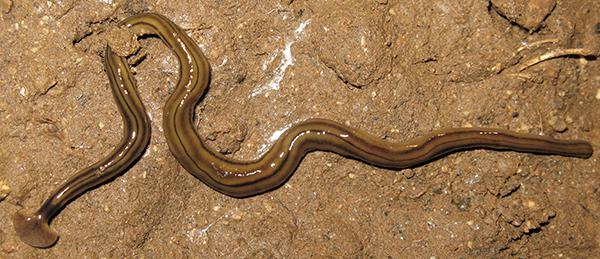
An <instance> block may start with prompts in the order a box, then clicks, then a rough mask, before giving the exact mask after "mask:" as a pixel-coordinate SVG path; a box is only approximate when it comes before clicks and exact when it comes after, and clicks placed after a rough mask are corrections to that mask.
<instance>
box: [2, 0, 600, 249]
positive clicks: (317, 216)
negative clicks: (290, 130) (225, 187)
mask: <svg viewBox="0 0 600 259" xmlns="http://www.w3.org/2000/svg"><path fill="white" fill-rule="evenodd" d="M173 2H174V1H159V0H156V1H154V2H153V1H149V0H148V1H145V0H136V1H121V0H84V1H83V0H62V1H61V0H55V1H38V0H36V1H15V0H0V49H1V55H0V57H1V59H0V87H1V88H0V89H1V92H0V121H1V123H0V140H1V143H2V149H1V150H0V185H2V186H0V257H16V258H32V257H38V258H47V257H49V256H51V257H60V258H63V257H75V256H77V257H82V256H88V257H92V258H98V257H111V258H113V257H116V258H119V257H133V256H135V257H151V258H155V257H156V258H168V257H176V258H181V257H190V256H194V257H198V258H201V257H208V258H216V257H226V258H240V257H245V258H257V257H258V258H261V257H264V258H267V257H269V258H270V257H309V256H310V257H361V258H362V257H374V258H386V257H390V258H398V257H413V256H417V257H420V258H423V257H432V258H433V257H436V258H440V257H461V256H462V257H495V256H500V257H504V256H520V257H521V256H522V257H546V256H550V255H552V256H565V257H590V256H592V255H598V254H600V249H599V246H600V235H599V233H600V225H599V224H600V223H599V222H600V221H599V217H600V174H599V172H598V171H599V169H600V166H599V165H600V163H599V161H598V159H599V157H600V156H599V155H598V153H599V152H596V154H594V156H593V157H592V158H590V159H587V160H583V159H574V158H563V157H557V156H538V155H531V154H521V153H514V152H492V151H481V150H478V151H470V152H463V153H458V154H453V155H450V156H448V157H445V158H442V159H439V160H437V161H434V162H432V163H429V164H426V165H423V166H420V167H417V168H414V169H407V170H400V171H393V170H383V169H380V168H376V167H372V166H369V165H366V164H363V163H360V162H357V161H354V160H350V159H346V158H343V157H340V156H338V155H335V154H331V153H323V152H315V153H312V154H310V155H308V156H307V157H306V159H305V160H304V162H302V164H301V165H300V167H299V168H298V170H297V171H296V173H295V174H294V176H293V177H292V178H291V179H290V180H289V182H288V183H287V184H286V185H285V186H283V187H282V188H279V189H278V190H275V191H272V192H269V193H266V194H263V195H259V196H257V197H253V198H248V199H233V198H229V197H227V196H224V195H222V194H219V193H217V192H215V191H213V190H212V189H210V188H208V187H207V186H205V185H204V184H203V183H202V182H200V181H198V180H197V179H196V178H194V177H193V176H192V175H190V174H188V173H187V172H186V171H185V170H184V169H183V168H182V167H181V166H179V164H178V163H177V161H176V160H175V159H174V158H173V157H172V155H171V154H170V152H169V150H168V148H167V145H166V142H165V138H164V136H163V135H162V130H161V116H162V115H161V113H162V111H161V109H162V105H163V103H164V101H165V100H166V98H167V97H168V95H169V94H170V91H171V90H172V88H173V87H174V83H175V82H176V80H177V72H178V68H177V61H176V59H175V58H174V56H173V55H172V54H171V53H170V51H169V50H168V49H167V48H166V47H165V46H163V45H162V43H161V42H160V41H159V40H157V39H156V38H152V37H150V38H145V39H142V40H141V41H140V45H141V46H142V48H141V51H140V53H138V54H136V55H135V56H134V57H132V58H131V59H130V62H132V63H134V66H135V68H134V70H135V72H136V79H137V81H138V84H139V90H140V92H141V95H142V98H143V100H144V101H145V103H146V107H147V110H148V112H149V113H150V114H151V117H152V118H153V128H152V129H153V135H152V143H151V144H150V146H149V148H148V151H147V154H146V155H145V156H144V158H142V159H141V161H139V163H137V165H136V166H134V167H133V168H132V169H131V170H129V171H128V172H127V173H126V174H124V175H123V176H120V177H118V178H117V179H116V180H114V181H113V182H111V183H109V184H106V185H103V186H101V187H100V188H98V189H96V190H93V191H91V192H88V193H86V194H84V195H83V196H81V197H80V198H79V199H77V200H75V201H74V202H72V203H71V204H70V205H69V206H68V207H67V208H66V209H65V210H64V211H63V212H62V213H61V214H59V216H58V217H57V218H56V219H55V220H54V222H53V223H52V226H53V227H54V228H55V229H56V230H57V231H58V232H59V233H60V240H59V242H58V243H57V244H56V245H55V246H54V247H53V248H50V249H46V250H41V249H35V248H31V247H29V246H27V245H25V244H24V243H22V242H20V240H19V239H18V237H17V236H16V235H15V233H14V231H13V228H12V222H11V216H12V214H13V213H14V212H15V211H17V210H21V209H27V210H32V209H36V208H37V207H38V206H39V205H40V204H41V202H42V201H43V200H44V199H45V198H46V197H47V196H48V195H49V193H50V192H51V191H53V189H55V188H56V187H57V186H58V185H60V184H61V183H62V182H63V181H64V180H65V179H67V178H68V177H69V176H71V175H73V174H75V173H76V172H77V171H78V169H81V168H83V167H86V166H87V165H89V164H91V163H93V162H95V161H96V160H97V159H99V158H100V157H101V156H102V155H105V154H107V153H108V152H110V150H111V149H112V147H113V146H114V145H116V144H117V143H118V141H119V138H120V135H121V121H120V117H119V115H118V111H117V109H116V106H115V105H114V102H113V100H112V97H111V93H110V90H109V88H108V80H107V78H106V75H105V74H104V71H103V64H102V55H103V50H104V46H105V44H106V40H107V38H110V37H109V36H108V35H115V34H111V33H110V32H111V31H115V30H114V29H115V27H116V23H117V22H118V21H119V20H121V19H123V18H124V17H127V16H128V15H130V14H134V13H140V12H145V11H152V12H158V13H161V14H164V15H166V16H167V17H169V18H171V19H172V20H173V21H174V22H175V23H177V24H179V25H180V26H182V27H183V28H185V29H186V31H187V32H188V33H189V34H190V35H191V36H192V37H193V38H194V39H195V40H196V42H198V43H199V45H200V46H201V48H202V49H203V50H204V51H205V53H206V55H207V57H208V59H209V60H210V62H211V64H212V68H213V81H212V84H211V86H210V90H209V92H208V94H207V96H206V98H205V99H204V100H203V101H202V102H201V103H200V104H199V105H198V109H197V121H198V130H199V132H200V134H201V135H202V136H206V139H207V141H208V142H209V143H210V145H211V146H213V147H214V148H216V149H218V150H219V151H221V152H223V153H227V154H230V156H232V157H236V158H243V159H250V158H254V157H256V156H257V154H258V153H259V152H260V150H261V149H262V148H264V146H265V145H268V144H269V143H270V142H269V139H270V138H271V136H272V135H273V132H275V131H276V130H278V129H281V128H284V127H285V126H286V125H289V124H291V123H294V122H297V121H301V120H304V119H308V118H313V117H321V118H329V119H332V120H336V121H340V122H344V123H346V124H347V125H350V126H352V127H357V128H361V129H363V130H366V131H369V132H371V133H373V134H375V135H377V136H379V137H381V138H384V139H386V140H389V141H402V140H405V139H408V138H412V137H415V136H418V135H421V134H423V133H425V132H429V131H431V130H434V129H437V128H443V127H461V126H482V127H500V128H507V129H511V130H515V131H519V132H529V133H535V134H543V135H549V136H552V137H556V138H563V139H584V140H588V141H590V142H592V143H593V145H594V148H595V149H596V150H598V144H599V143H600V127H599V126H598V124H599V121H600V64H599V63H598V62H597V61H595V60H593V59H583V58H582V57H577V56H568V57H560V58H556V59H552V60H548V61H545V62H541V63H539V64H536V65H533V66H532V67H529V68H527V69H525V70H523V71H522V72H520V71H519V70H518V68H519V67H520V66H521V65H522V64H523V63H524V62H525V61H527V60H529V59H531V58H535V57H537V56H539V55H541V54H544V53H546V52H549V51H553V50H557V49H567V48H585V49H587V50H591V51H598V50H600V35H599V34H597V33H596V32H595V31H596V24H597V23H598V22H600V20H598V17H600V2H599V1H596V0H580V1H558V2H556V1H554V0H551V1H546V0H536V1H523V0H521V1H518V0H508V1H507V0H505V1H500V0H498V1H489V2H488V1H481V0H462V1H446V0H433V1H429V0H427V1H426V0H417V1H400V0H376V1H358V0H346V1H343V0H340V1H304V0H296V1H294V0H270V1H263V0H252V1H234V0H207V1H175V2H177V3H173ZM116 31H118V30H116ZM117 35H118V34H117ZM119 37H120V36H116V38H119ZM113 38H114V37H113ZM545 40H548V41H550V42H549V43H540V44H538V43H535V42H539V41H545ZM124 41H126V39H125V40H124ZM286 46H289V47H290V52H288V54H291V56H292V58H291V59H290V58H289V56H286V51H285V49H286ZM524 46H526V47H525V48H524V49H522V50H521V51H518V50H519V48H521V47H524ZM273 85H275V86H279V89H272V88H271V87H270V86H273ZM6 195H7V196H6ZM4 196H6V197H4Z"/></svg>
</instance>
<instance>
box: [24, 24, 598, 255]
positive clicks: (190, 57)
mask: <svg viewBox="0 0 600 259" xmlns="http://www.w3.org/2000/svg"><path fill="white" fill-rule="evenodd" d="M122 24H123V25H125V26H127V27H129V28H130V29H131V30H133V31H134V32H135V33H137V34H156V35H158V36H159V37H160V38H161V39H162V41H163V42H164V43H165V44H166V45H167V46H169V48H171V49H172V50H173V52H174V53H175V55H176V56H177V58H178V60H179V65H180V69H179V81H178V83H177V86H176V88H175V90H174V92H173V94H172V95H171V96H170V97H169V99H168V100H167V102H166V104H165V107H164V113H163V116H164V117H163V124H164V125H163V128H164V131H165V135H166V139H167V143H168V145H169V149H170V150H171V152H172V153H173V155H174V156H175V157H176V159H177V160H178V161H179V163H180V164H181V165H182V166H183V167H184V168H185V169H186V170H187V171H189V172H190V173H192V174H193V175H194V176H196V177H197V178H199V179H200V180H201V181H203V182H204V183H206V184H207V185H209V186H210V187H212V188H213V189H215V190H217V191H219V192H221V193H223V194H226V195H229V196H233V197H238V198H243V197H248V196H252V195H256V194H260V193H263V192H266V191H269V190H272V189H275V188H277V187H278V186H280V185H281V184H282V183H284V182H285V181H286V180H287V179H288V178H289V177H290V176H291V174H292V173H293V172H294V170H295V169H296V167H297V166H298V164H299V163H300V162H301V161H302V159H303V157H304V156H305V155H306V154H307V153H308V152H311V151H315V150H321V151H330V152H334V153H337V154H340V155H343V156H346V157H350V158H354V159H357V160H360V161H363V162H365V163H369V164H372V165H375V166H379V167H385V168H394V169H403V168H407V167H412V166H416V165H419V164H422V163H425V162H427V161H431V160H433V159H435V158H437V157H440V156H443V155H445V154H448V153H451V152H456V151H460V150H467V149H478V148H481V149H493V150H510V151H518V152H528V153H536V154H549V155H560V156H569V157H579V158H588V157H590V156H591V155H592V152H593V150H592V146H591V145H590V144H589V143H587V142H585V141H580V140H558V139H553V138H550V137H542V136H537V135H531V134H520V133H515V132H510V131H507V130H502V129H485V128H455V129H444V130H439V131H436V132H433V133H430V134H428V135H425V136H423V137H421V138H418V139H414V140H410V141H406V142H402V143H390V142H387V141H383V140H381V139H379V138H377V137H374V136H372V135H369V134H367V133H365V132H363V131H360V130H357V129H351V128H348V127H346V126H344V125H342V124H339V123H336V122H333V121H329V120H325V119H310V120H307V121H304V122H301V123H298V124H296V125H294V126H292V127H291V128H289V129H288V130H287V131H286V132H285V133H283V134H282V135H281V137H280V138H279V139H278V140H277V141H276V142H275V143H274V144H273V146H272V147H271V149H270V150H269V151H267V152H266V153H265V154H264V155H263V156H261V157H260V158H258V159H256V160H253V161H239V160H233V159H230V158H227V157H225V156H223V155H221V154H219V153H217V152H214V151H213V150H211V149H209V148H208V147H207V146H206V145H205V144H204V142H203V141H202V139H201V137H200V136H198V134H197V132H196V130H195V128H194V125H193V122H192V115H193V112H194V107H195V106H196V104H197V103H198V102H199V100H200V98H201V97H202V96H203V95H204V93H205V91H206V89H207V88H208V84H209V78H210V66H209V64H208V61H207V60H206V58H205V57H204V55H203V54H202V52H201V50H200V49H199V48H198V46H197V45H196V44H195V43H194V42H193V40H192V39H191V38H190V37H188V36H187V34H186V33H185V32H183V31H182V29H181V28H179V27H178V26H177V25H175V24H174V23H173V22H171V21H169V20H168V19H167V18H165V17H163V16H161V15H158V14H141V15H136V16H133V17H129V18H127V19H125V20H124V21H123V22H122ZM105 65H106V71H107V74H108V77H109V79H110V84H111V89H112V91H113V94H114V97H115V100H116V103H117V105H118V108H119V111H120V112H121V114H122V115H123V121H124V137H123V140H122V141H121V143H120V144H119V146H118V147H117V148H116V149H115V150H114V151H113V152H112V153H111V154H110V155H109V156H107V157H106V158H104V159H102V160H100V161H99V162H98V163H96V164H94V165H92V166H90V167H88V168H86V169H84V170H83V171H81V172H79V173H78V174H77V175H75V176H74V177H73V178H71V179H70V180H69V181H67V182H66V183H65V184H64V185H63V186H62V187H60V188H59V189H58V190H57V191H56V192H55V193H54V194H53V195H51V196H50V198H49V199H48V200H47V201H46V202H45V203H44V204H43V205H42V207H41V208H40V209H39V210H38V211H37V212H36V213H35V214H33V215H24V214H22V213H17V214H16V215H15V217H14V226H15V229H16V231H17V233H18V235H19V236H20V238H21V239H22V240H23V241H25V242H26V243H28V244H29V245H32V246H35V247H49V246H51V245H53V244H54V243H55V242H56V240H57V238H58V235H57V234H56V232H54V231H53V230H51V229H50V227H49V225H48V222H49V220H51V219H52V218H53V217H54V216H55V215H56V214H57V213H58V212H59V211H60V210H61V209H63V208H64V206H65V205H66V204H67V203H68V202H69V201H71V200H73V199H74V198H75V197H77V196H78V195H80V194H81V193H83V192H85V191H87V190H89V189H91V188H93V187H95V186H98V185H100V184H103V183H105V182H107V181H109V180H111V179H112V178H114V177H115V176H117V175H119V174H121V173H123V172H124V171H125V170H127V168H128V167H129V166H131V165H132V164H133V163H134V162H135V161H136V160H137V159H138V158H139V157H140V156H141V154H142V153H143V151H144V149H145V148H146V146H147V144H148V141H149V138H150V122H149V120H148V118H147V115H146V113H145V112H144V108H143V105H142V103H141V101H140V98H139V96H138V94H137V90H136V87H135V85H134V82H133V81H132V79H131V77H132V76H131V74H130V71H129V69H128V66H127V63H126V61H125V60H124V59H123V58H121V57H117V56H116V55H115V54H114V53H113V52H112V51H111V49H110V48H108V47H107V49H106V53H105Z"/></svg>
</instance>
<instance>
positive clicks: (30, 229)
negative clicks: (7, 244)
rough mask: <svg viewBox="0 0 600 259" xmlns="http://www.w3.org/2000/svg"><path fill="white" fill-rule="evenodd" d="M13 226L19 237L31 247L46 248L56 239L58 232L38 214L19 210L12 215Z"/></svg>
mask: <svg viewBox="0 0 600 259" xmlns="http://www.w3.org/2000/svg"><path fill="white" fill-rule="evenodd" d="M13 226H14V227H15V231H16V232H17V235H19V238H21V240H22V241H23V242H25V243H27V244H28V245H30V246H33V247H38V248H48V247H51V246H52V245H54V243H56V240H58V234H57V233H56V232H55V231H54V230H52V229H50V226H49V225H48V220H47V219H45V218H44V217H42V215H40V214H35V215H27V214H24V213H23V212H20V211H19V212H17V213H15V215H14V216H13Z"/></svg>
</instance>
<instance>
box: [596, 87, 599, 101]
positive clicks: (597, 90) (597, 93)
mask: <svg viewBox="0 0 600 259" xmlns="http://www.w3.org/2000/svg"><path fill="white" fill-rule="evenodd" d="M596 99H597V100H600V88H598V89H596Z"/></svg>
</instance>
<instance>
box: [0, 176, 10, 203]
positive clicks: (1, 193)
mask: <svg viewBox="0 0 600 259" xmlns="http://www.w3.org/2000/svg"><path fill="white" fill-rule="evenodd" d="M8 194H10V187H9V186H8V184H7V183H6V182H5V181H3V180H0V201H3V200H4V199H6V197H7V196H8Z"/></svg>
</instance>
